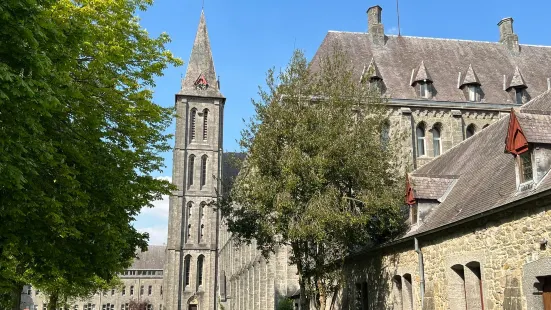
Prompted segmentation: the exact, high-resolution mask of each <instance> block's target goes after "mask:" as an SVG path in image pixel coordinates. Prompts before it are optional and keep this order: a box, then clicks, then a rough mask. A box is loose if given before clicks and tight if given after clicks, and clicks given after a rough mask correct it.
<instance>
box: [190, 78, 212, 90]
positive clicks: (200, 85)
mask: <svg viewBox="0 0 551 310" xmlns="http://www.w3.org/2000/svg"><path fill="white" fill-rule="evenodd" d="M194 85H195V88H196V89H200V90H205V89H207V88H209V83H208V82H207V79H206V78H205V76H204V75H202V74H201V75H200V76H199V78H198V79H197V80H196V81H195V83H194Z"/></svg>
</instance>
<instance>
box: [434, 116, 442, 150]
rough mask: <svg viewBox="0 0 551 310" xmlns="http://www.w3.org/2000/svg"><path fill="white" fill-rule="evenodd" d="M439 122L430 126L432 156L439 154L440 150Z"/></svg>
mask: <svg viewBox="0 0 551 310" xmlns="http://www.w3.org/2000/svg"><path fill="white" fill-rule="evenodd" d="M440 128H441V126H440V124H436V125H434V126H433V127H432V148H433V153H434V157H436V156H439V155H440V153H441V150H442V144H441V143H440Z"/></svg>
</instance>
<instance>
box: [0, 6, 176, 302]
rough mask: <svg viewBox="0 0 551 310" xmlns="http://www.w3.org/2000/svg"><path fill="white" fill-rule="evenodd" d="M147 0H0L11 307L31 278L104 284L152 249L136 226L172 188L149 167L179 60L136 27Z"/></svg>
mask: <svg viewBox="0 0 551 310" xmlns="http://www.w3.org/2000/svg"><path fill="white" fill-rule="evenodd" d="M151 4H152V1H151V0H57V1H54V0H6V1H1V2H0V42H2V44H0V223H2V224H1V225H0V293H4V294H6V292H10V293H11V297H12V299H11V302H12V307H13V308H16V307H17V308H19V307H18V305H16V304H17V300H15V299H14V297H16V296H17V295H18V294H20V292H21V289H22V285H23V284H26V283H31V284H33V285H34V286H35V287H38V288H40V289H41V290H43V291H45V292H48V293H52V294H58V295H59V296H60V297H63V296H65V297H67V296H66V295H67V293H68V292H67V291H65V292H64V291H63V290H64V288H71V289H68V291H72V292H79V294H81V293H82V294H85V293H89V292H91V291H93V290H95V289H97V288H100V287H102V285H104V284H105V283H109V282H110V281H112V279H113V278H114V277H115V276H116V274H117V273H118V272H120V271H122V270H123V269H124V268H126V267H128V266H129V265H130V263H131V260H132V258H134V256H135V252H136V250H137V249H138V248H141V249H145V248H146V247H147V239H148V235H147V233H140V232H138V231H137V230H136V229H135V228H134V227H133V226H132V225H131V222H132V221H133V220H134V218H135V216H136V215H137V214H138V213H139V211H140V210H141V209H142V208H143V207H151V206H152V204H151V202H152V201H153V200H155V199H158V198H160V197H161V195H163V194H167V193H168V192H169V190H170V184H169V183H168V182H166V181H161V180H158V179H155V178H153V177H151V174H152V173H154V172H155V171H159V170H160V169H162V168H163V159H162V157H161V156H160V155H159V153H160V152H163V151H167V150H169V145H168V143H167V141H168V139H169V138H170V136H169V135H167V134H165V133H164V132H165V129H166V128H167V127H168V126H169V124H170V122H171V119H172V116H173V113H172V109H169V108H163V107H161V106H159V105H157V104H155V103H154V102H153V100H152V91H151V88H152V87H154V86H155V84H154V79H155V77H157V76H160V75H162V72H163V70H164V69H165V68H166V67H167V66H169V65H180V64H182V62H181V60H179V59H177V58H175V57H174V56H173V55H172V54H171V53H170V52H169V51H168V50H167V49H166V47H165V45H166V44H167V43H168V42H169V37H168V35H166V34H161V35H160V36H158V37H156V38H153V37H150V36H149V34H148V33H147V32H146V31H145V29H143V28H142V27H141V26H140V24H139V20H138V19H137V18H136V13H137V12H138V11H143V10H145V9H147V7H148V6H149V5H151ZM76 288H78V290H77V289H76ZM51 307H55V304H54V305H51Z"/></svg>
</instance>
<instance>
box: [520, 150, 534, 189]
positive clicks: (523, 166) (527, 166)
mask: <svg viewBox="0 0 551 310" xmlns="http://www.w3.org/2000/svg"><path fill="white" fill-rule="evenodd" d="M518 167H519V177H520V183H524V182H529V181H532V179H533V175H532V152H530V151H528V152H524V153H522V154H520V155H519V156H518Z"/></svg>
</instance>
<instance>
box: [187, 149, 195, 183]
mask: <svg viewBox="0 0 551 310" xmlns="http://www.w3.org/2000/svg"><path fill="white" fill-rule="evenodd" d="M194 166H195V155H190V156H189V164H188V181H187V182H188V186H192V185H193V174H194V172H193V170H194V169H193V168H194Z"/></svg>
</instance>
